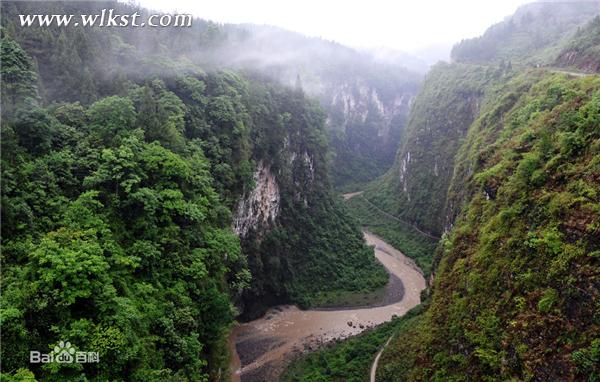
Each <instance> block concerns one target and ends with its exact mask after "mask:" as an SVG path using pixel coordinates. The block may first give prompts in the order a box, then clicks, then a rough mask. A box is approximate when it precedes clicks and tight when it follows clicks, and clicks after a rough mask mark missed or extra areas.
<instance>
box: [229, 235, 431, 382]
mask: <svg viewBox="0 0 600 382" xmlns="http://www.w3.org/2000/svg"><path fill="white" fill-rule="evenodd" d="M363 234H364V237H365V240H366V242H367V243H368V244H369V245H371V246H374V247H375V256H376V257H377V259H378V260H379V261H380V262H381V263H382V264H383V265H384V266H385V267H386V268H387V270H388V271H389V272H390V273H392V274H394V275H395V276H397V277H398V278H399V279H400V280H401V281H402V284H403V286H404V294H403V296H402V299H401V300H400V301H399V302H396V303H393V304H389V305H385V306H378V307H372V308H369V307H366V308H356V309H339V310H300V309H298V308H297V307H296V306H293V305H282V306H277V307H274V308H271V309H269V310H268V311H267V313H266V314H265V315H264V316H263V317H262V318H259V319H257V320H254V321H251V322H247V323H244V324H241V325H238V326H237V327H236V328H235V329H234V330H233V331H232V333H231V335H230V337H229V345H230V349H231V351H232V353H233V357H232V361H231V364H230V371H231V376H232V379H231V380H232V381H233V382H258V381H276V380H277V379H278V377H279V375H280V374H281V372H282V371H283V369H284V368H285V366H286V364H287V362H289V361H290V360H291V359H292V358H293V357H294V356H295V355H297V354H298V353H299V352H303V351H310V350H315V349H317V348H318V347H320V346H322V345H324V344H325V343H327V342H329V341H331V340H334V339H343V338H346V337H349V336H353V335H356V334H359V333H360V332H362V331H363V330H366V329H367V328H369V327H371V326H375V325H379V324H382V323H384V322H386V321H389V320H391V319H392V316H394V315H396V316H401V315H403V314H405V313H406V312H407V311H408V310H410V309H411V308H413V307H415V306H416V305H418V304H419V303H420V302H421V298H420V294H421V291H422V290H423V289H425V286H426V282H425V279H424V278H423V273H422V272H421V270H420V269H419V267H417V265H416V264H415V263H414V261H413V260H412V259H410V258H408V257H406V256H405V255H404V254H402V253H401V252H400V251H398V250H397V249H395V248H394V247H392V246H391V245H389V244H388V243H386V242H385V241H383V240H382V239H381V238H380V237H378V236H376V235H374V234H372V233H370V232H367V231H363Z"/></svg>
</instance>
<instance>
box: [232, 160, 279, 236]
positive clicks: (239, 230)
mask: <svg viewBox="0 0 600 382" xmlns="http://www.w3.org/2000/svg"><path fill="white" fill-rule="evenodd" d="M280 200H281V195H280V192H279V185H278V184H277V181H276V180H275V176H274V175H273V174H272V173H271V170H270V168H269V167H268V166H266V165H264V164H263V162H259V163H258V166H257V168H256V171H255V172H254V188H253V189H252V190H251V191H250V192H248V193H246V194H245V195H244V196H243V197H242V199H241V200H240V201H239V203H238V206H237V211H236V214H235V216H234V220H233V229H234V231H235V233H236V234H238V235H239V236H240V237H242V238H243V237H246V236H247V235H248V233H249V232H251V231H259V232H260V231H264V230H267V229H269V228H270V227H272V225H273V223H274V222H275V219H276V218H277V216H278V215H279V208H280Z"/></svg>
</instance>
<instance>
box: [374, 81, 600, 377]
mask: <svg viewBox="0 0 600 382" xmlns="http://www.w3.org/2000/svg"><path fill="white" fill-rule="evenodd" d="M599 121H600V79H599V78H598V77H597V76H595V77H588V78H569V77H567V76H565V75H559V74H548V73H543V72H542V73H540V72H531V71H530V72H526V73H524V74H522V75H519V76H516V77H515V78H514V79H512V80H511V81H510V82H508V83H506V84H505V85H502V87H501V88H500V89H498V93H497V97H493V98H490V100H489V102H488V103H487V105H486V106H485V107H484V108H483V112H482V114H481V116H480V117H479V118H478V120H477V122H476V123H475V124H474V125H473V126H472V127H471V129H470V132H469V140H468V143H466V145H465V151H466V152H468V153H469V155H468V157H469V159H468V160H469V161H470V163H471V164H472V165H471V166H472V167H470V168H471V173H470V174H469V175H468V177H467V178H465V179H462V181H463V182H466V184H467V187H468V188H470V189H472V192H471V193H470V195H469V196H468V197H467V198H466V201H467V203H466V208H465V209H464V210H463V213H462V214H461V215H460V217H459V218H458V219H457V221H456V224H455V226H454V228H453V230H452V231H451V234H450V236H449V237H448V239H447V240H445V241H444V243H443V247H442V248H443V249H442V255H441V262H440V264H439V267H438V269H437V271H436V280H435V284H434V287H433V295H432V300H431V305H430V307H429V309H428V310H427V312H426V314H425V316H424V317H423V318H422V324H421V325H420V326H419V327H418V328H415V329H413V330H411V331H409V332H403V333H401V335H400V336H399V337H398V338H397V339H396V340H394V341H393V342H392V344H390V346H389V350H386V351H385V352H384V354H383V357H382V358H381V361H380V368H379V374H378V380H382V381H395V380H398V379H402V380H466V379H467V376H470V378H474V379H477V380H485V379H489V380H497V379H500V380H506V379H518V380H522V379H525V380H585V379H589V380H595V378H597V377H598V368H597V365H598V337H597V334H598V330H599V327H598V322H597V319H596V318H597V317H596V316H595V314H596V313H595V307H594V301H597V299H598V294H599V290H598V275H597V272H595V271H594V270H595V269H597V267H598V264H597V253H598V250H599V249H600V242H599V241H598V238H599V237H600V235H599V231H598V224H599V223H600V221H599V220H598V217H599V216H600V214H599V213H598V211H599V209H600V199H599V198H598V195H599V194H598V192H599V191H600V179H599V178H598V176H597V174H598V173H600V171H599V170H600V168H599V167H598V165H599V163H600V146H599V144H600V131H599V130H598V126H599ZM467 167H469V166H467ZM407 344H410V345H409V346H407Z"/></svg>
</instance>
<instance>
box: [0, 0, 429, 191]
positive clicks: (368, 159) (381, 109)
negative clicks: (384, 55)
mask: <svg viewBox="0 0 600 382" xmlns="http://www.w3.org/2000/svg"><path fill="white" fill-rule="evenodd" d="M106 7H110V8H114V9H115V12H117V13H132V12H133V10H134V9H138V8H134V7H133V6H131V5H127V4H115V3H111V2H91V3H88V4H86V3H85V2H84V3H81V2H49V3H46V4H43V5H40V3H39V2H34V3H33V5H32V4H27V3H25V4H20V5H18V8H17V5H16V3H10V2H7V3H6V5H5V7H4V8H5V10H4V11H3V12H4V13H5V14H7V15H10V17H9V19H10V21H12V22H14V21H16V20H17V19H18V17H17V14H18V12H17V10H20V11H22V12H21V13H23V12H25V13H27V12H29V13H31V12H33V10H37V12H40V10H45V11H46V12H48V13H50V14H54V13H56V14H77V13H88V14H93V13H94V12H95V11H96V10H98V9H102V8H106ZM139 11H140V13H142V14H144V13H145V12H147V11H146V10H143V9H141V10H139ZM33 13H35V12H33ZM5 27H6V28H7V29H8V30H9V33H10V34H11V35H15V36H16V38H17V40H19V41H21V42H23V44H24V48H25V49H26V50H27V51H28V52H30V54H31V55H32V56H33V58H34V59H35V60H36V61H37V62H38V68H39V70H40V75H41V77H42V78H43V79H45V80H46V81H47V82H48V83H49V88H48V89H47V90H46V89H40V90H41V93H42V94H41V95H42V97H46V95H47V96H48V97H50V98H51V99H53V100H56V99H61V100H66V101H76V100H81V101H82V102H83V101H86V102H89V101H93V100H95V99H96V98H97V97H98V96H102V95H108V94H114V93H115V92H117V91H120V90H121V89H118V88H119V87H121V86H122V85H121V84H122V82H123V81H113V79H115V78H116V79H124V78H131V77H132V76H136V75H138V74H141V75H142V76H145V75H146V74H147V73H149V72H151V73H156V74H160V75H165V74H167V73H169V72H172V71H173V70H185V71H189V70H194V68H193V67H194V65H198V66H200V67H202V68H203V69H204V70H218V69H223V68H233V69H236V70H242V71H251V72H255V73H262V74H263V75H266V76H269V77H271V78H273V79H275V80H277V81H279V82H281V83H282V84H284V85H286V86H294V87H296V86H298V87H300V88H302V89H303V90H304V91H305V92H306V93H307V94H309V95H310V96H312V97H316V98H317V99H318V100H319V101H320V103H321V106H322V107H323V108H324V109H325V112H326V114H327V118H326V122H327V123H326V132H327V136H328V138H329V141H330V147H331V151H332V160H331V161H330V173H331V174H332V176H331V177H332V183H333V184H334V185H335V186H336V187H340V188H352V187H354V185H355V184H357V183H362V182H366V181H369V180H372V179H374V178H375V177H377V176H379V175H381V174H382V173H383V172H385V170H386V169H388V168H389V167H390V166H391V165H392V164H393V162H394V158H395V154H396V151H397V149H398V145H399V142H400V135H401V133H402V130H403V128H404V126H405V120H406V116H407V115H408V110H409V106H410V102H411V100H412V99H413V97H414V95H415V94H416V92H417V90H418V87H419V81H420V77H421V75H420V74H419V73H418V72H415V71H411V70H407V69H406V68H404V67H403V62H395V61H393V60H380V59H377V58H376V57H375V56H374V55H373V54H368V53H364V52H358V51H356V50H353V49H350V48H347V47H344V46H342V45H339V44H337V43H334V42H329V41H325V40H322V39H318V38H309V37H305V36H302V35H300V34H297V33H293V32H288V31H285V30H282V29H279V28H274V27H268V26H253V25H234V24H226V25H219V24H214V23H211V22H209V21H205V20H201V19H195V20H194V22H193V24H192V27H190V28H118V29H113V30H110V31H106V30H102V29H100V28H96V29H93V28H92V29H93V30H92V31H88V30H82V28H64V29H63V30H62V37H60V34H59V36H52V34H53V33H54V34H56V33H58V29H56V30H55V31H54V32H51V31H39V30H37V31H36V28H18V27H16V26H15V25H13V24H12V23H9V24H8V25H6V26H5ZM86 29H87V28H86ZM57 38H58V39H57ZM48 39H51V40H55V42H56V51H54V52H50V51H38V50H36V45H39V44H43V43H44V42H48ZM73 39H74V40H76V41H80V42H81V44H79V47H78V48H77V49H71V48H72V46H69V45H67V44H66V41H67V40H73ZM100 49H101V51H102V54H95V53H97V52H100ZM59 60H68V61H70V62H72V63H73V65H72V66H73V67H64V66H63V67H61V66H58V65H49V64H52V63H55V62H57V61H59ZM174 62H175V63H174ZM175 67H176V68H177V69H175ZM413 67H416V68H419V66H418V65H417V66H415V65H414V64H413ZM424 70H426V66H425V64H423V66H422V68H421V70H420V72H423V71H424ZM81 83H85V84H86V86H79V85H80V84H81ZM59 84H60V85H61V86H57V85H59Z"/></svg>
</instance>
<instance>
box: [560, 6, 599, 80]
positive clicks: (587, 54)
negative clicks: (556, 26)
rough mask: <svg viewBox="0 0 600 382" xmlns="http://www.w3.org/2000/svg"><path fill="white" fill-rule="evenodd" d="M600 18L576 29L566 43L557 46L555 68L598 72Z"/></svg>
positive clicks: (595, 18)
mask: <svg viewBox="0 0 600 382" xmlns="http://www.w3.org/2000/svg"><path fill="white" fill-rule="evenodd" d="M598 46H600V16H596V17H594V19H593V20H592V21H590V22H589V23H587V24H586V25H584V26H583V27H580V28H578V29H577V31H576V32H575V33H574V34H573V36H570V37H569V38H568V39H567V41H566V42H564V43H562V44H559V47H560V52H559V53H558V56H557V58H556V61H555V64H554V65H555V66H558V67H564V68H574V69H576V70H580V71H583V72H591V73H594V72H596V73H597V72H600V50H599V49H598Z"/></svg>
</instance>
